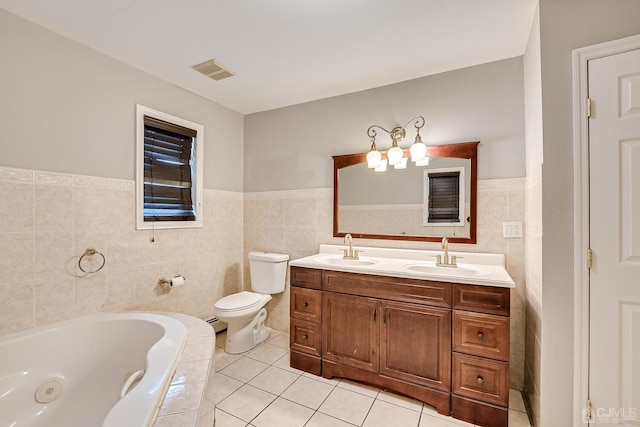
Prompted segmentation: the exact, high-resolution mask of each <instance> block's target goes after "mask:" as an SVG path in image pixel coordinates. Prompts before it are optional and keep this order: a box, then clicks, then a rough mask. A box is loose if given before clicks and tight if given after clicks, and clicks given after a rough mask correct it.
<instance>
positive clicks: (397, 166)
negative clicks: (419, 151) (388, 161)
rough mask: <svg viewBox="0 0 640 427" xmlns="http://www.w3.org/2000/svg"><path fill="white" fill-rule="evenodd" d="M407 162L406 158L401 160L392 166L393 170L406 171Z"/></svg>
mask: <svg viewBox="0 0 640 427" xmlns="http://www.w3.org/2000/svg"><path fill="white" fill-rule="evenodd" d="M407 160H409V159H407V158H406V157H403V158H401V159H400V161H399V162H398V163H396V164H395V165H393V168H394V169H406V168H407Z"/></svg>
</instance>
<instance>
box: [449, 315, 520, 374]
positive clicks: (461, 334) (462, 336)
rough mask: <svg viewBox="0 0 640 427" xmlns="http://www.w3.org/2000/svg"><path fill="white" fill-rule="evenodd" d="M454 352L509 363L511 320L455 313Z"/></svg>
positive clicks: (492, 316) (501, 317) (500, 317)
mask: <svg viewBox="0 0 640 427" xmlns="http://www.w3.org/2000/svg"><path fill="white" fill-rule="evenodd" d="M453 351H458V352H461V353H467V354H473V355H476V356H482V357H490V358H492V359H498V360H503V361H505V362H508V361H509V318H508V317H503V316H494V315H491V314H480V313H472V312H468V311H457V310H454V312H453Z"/></svg>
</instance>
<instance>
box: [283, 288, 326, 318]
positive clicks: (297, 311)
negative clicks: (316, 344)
mask: <svg viewBox="0 0 640 427" xmlns="http://www.w3.org/2000/svg"><path fill="white" fill-rule="evenodd" d="M290 304H291V317H295V318H296V319H301V320H306V321H308V322H314V323H320V320H321V319H322V292H320V291H316V290H314V289H305V288H296V287H291V301H290Z"/></svg>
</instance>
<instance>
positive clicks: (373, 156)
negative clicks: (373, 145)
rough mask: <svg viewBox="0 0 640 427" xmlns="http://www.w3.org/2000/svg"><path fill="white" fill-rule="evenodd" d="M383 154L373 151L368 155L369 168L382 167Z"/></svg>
mask: <svg viewBox="0 0 640 427" xmlns="http://www.w3.org/2000/svg"><path fill="white" fill-rule="evenodd" d="M381 159H382V154H380V152H379V151H378V150H371V151H369V152H368V153H367V167H369V168H371V169H373V168H376V167H378V165H380V160H381Z"/></svg>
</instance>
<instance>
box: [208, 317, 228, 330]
mask: <svg viewBox="0 0 640 427" xmlns="http://www.w3.org/2000/svg"><path fill="white" fill-rule="evenodd" d="M204 321H205V322H207V323H208V324H210V325H211V326H212V327H213V330H214V331H216V334H217V333H218V332H220V331H224V330H225V329H227V324H226V323H224V322H223V321H222V320H219V319H218V318H217V317H209V318H207V319H204Z"/></svg>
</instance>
